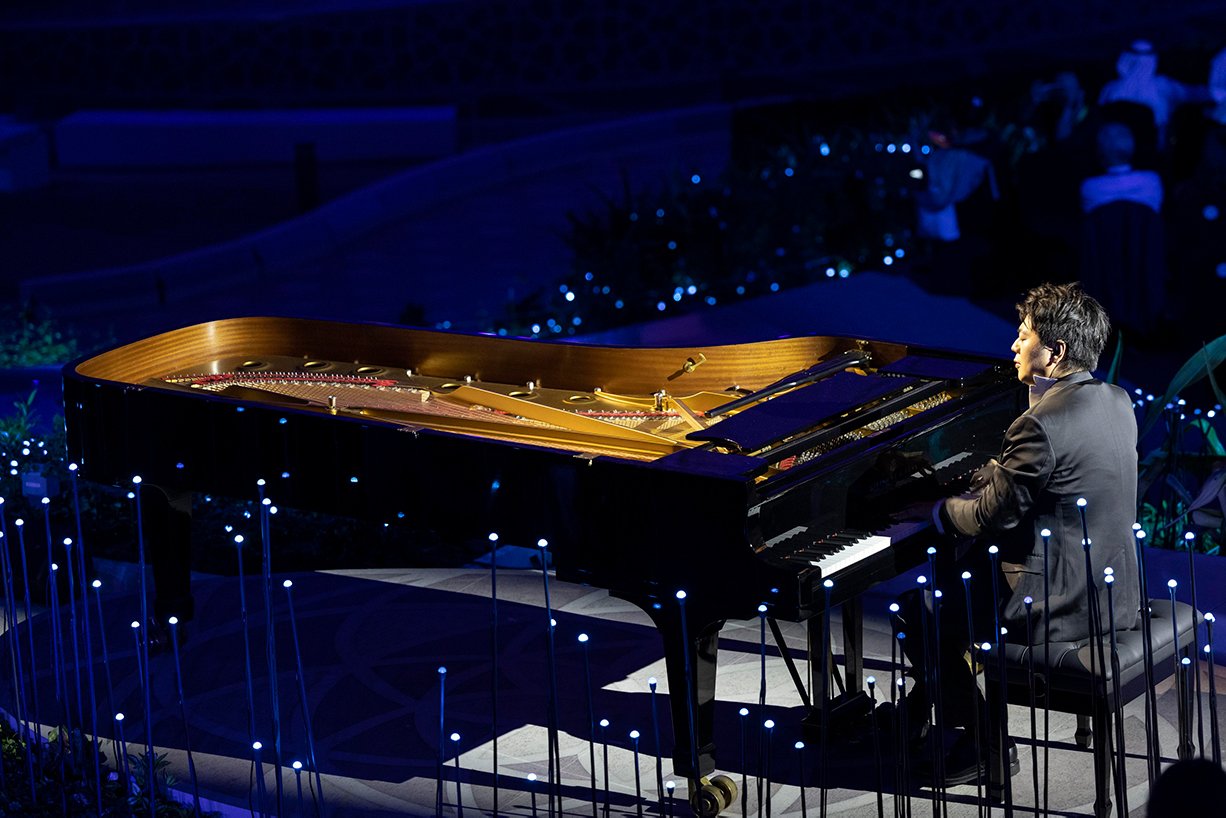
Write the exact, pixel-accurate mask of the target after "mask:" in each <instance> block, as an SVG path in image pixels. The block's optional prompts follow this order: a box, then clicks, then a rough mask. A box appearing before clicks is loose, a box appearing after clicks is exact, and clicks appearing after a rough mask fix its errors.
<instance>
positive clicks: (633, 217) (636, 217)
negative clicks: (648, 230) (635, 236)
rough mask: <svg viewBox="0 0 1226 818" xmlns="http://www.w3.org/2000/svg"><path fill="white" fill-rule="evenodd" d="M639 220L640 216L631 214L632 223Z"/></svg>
mask: <svg viewBox="0 0 1226 818" xmlns="http://www.w3.org/2000/svg"><path fill="white" fill-rule="evenodd" d="M638 220H639V214H637V213H631V214H630V221H632V222H637V221H638Z"/></svg>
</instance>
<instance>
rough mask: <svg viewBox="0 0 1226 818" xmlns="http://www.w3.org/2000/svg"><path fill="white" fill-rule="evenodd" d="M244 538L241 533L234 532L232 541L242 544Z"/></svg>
mask: <svg viewBox="0 0 1226 818" xmlns="http://www.w3.org/2000/svg"><path fill="white" fill-rule="evenodd" d="M244 539H245V538H244V537H243V535H242V534H235V535H234V542H235V544H237V545H242V544H243V540H244Z"/></svg>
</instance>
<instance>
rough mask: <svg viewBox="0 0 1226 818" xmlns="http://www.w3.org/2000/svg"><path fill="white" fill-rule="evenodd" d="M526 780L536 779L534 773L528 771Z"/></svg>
mask: <svg viewBox="0 0 1226 818" xmlns="http://www.w3.org/2000/svg"><path fill="white" fill-rule="evenodd" d="M528 780H529V781H535V780H536V773H528Z"/></svg>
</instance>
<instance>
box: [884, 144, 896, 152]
mask: <svg viewBox="0 0 1226 818" xmlns="http://www.w3.org/2000/svg"><path fill="white" fill-rule="evenodd" d="M896 150H898V146H897V145H895V144H894V143H893V142H891V143H890V144H888V145H886V146H885V152H886V153H893V152H894V151H896Z"/></svg>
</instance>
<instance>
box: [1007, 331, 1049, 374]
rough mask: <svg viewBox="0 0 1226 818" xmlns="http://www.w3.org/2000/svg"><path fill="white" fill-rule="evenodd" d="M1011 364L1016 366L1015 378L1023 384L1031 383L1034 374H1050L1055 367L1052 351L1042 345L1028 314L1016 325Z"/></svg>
mask: <svg viewBox="0 0 1226 818" xmlns="http://www.w3.org/2000/svg"><path fill="white" fill-rule="evenodd" d="M1012 349H1013V365H1014V366H1016V367H1017V379H1018V380H1019V381H1021V382H1022V383H1024V384H1033V383H1034V376H1035V375H1044V376H1047V377H1050V376H1051V371H1052V370H1053V369H1054V368H1055V367H1054V362H1053V361H1052V358H1053V357H1054V354H1055V353H1054V352H1053V351H1052V350H1051V349H1050V348H1048V347H1045V346H1043V343H1042V342H1041V341H1040V340H1039V334H1038V333H1037V332H1035V331H1034V327H1033V326H1032V325H1031V323H1030V316H1026V318H1025V320H1023V321H1022V323H1021V324H1018V327H1017V340H1016V341H1014V342H1013V347H1012Z"/></svg>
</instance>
